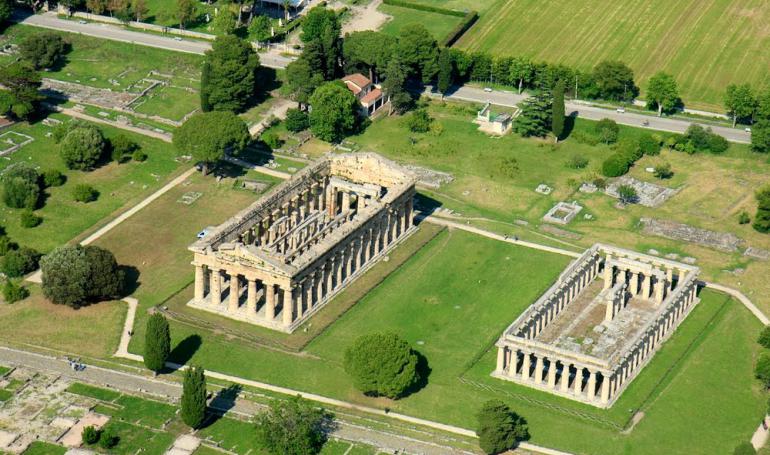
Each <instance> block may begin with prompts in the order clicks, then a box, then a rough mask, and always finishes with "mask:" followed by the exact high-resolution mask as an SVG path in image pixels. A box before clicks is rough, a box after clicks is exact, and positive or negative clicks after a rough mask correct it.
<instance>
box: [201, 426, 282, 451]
mask: <svg viewBox="0 0 770 455" xmlns="http://www.w3.org/2000/svg"><path fill="white" fill-rule="evenodd" d="M198 437H199V438H201V439H203V440H205V441H209V442H211V443H213V444H216V446H217V447H220V448H222V449H225V450H229V451H230V452H235V453H237V454H238V455H244V454H246V453H247V452H249V453H257V454H266V453H267V452H264V451H262V450H260V449H259V447H260V443H259V441H258V439H257V432H256V431H255V429H254V424H253V423H250V422H244V421H243V420H236V419H231V418H228V417H222V418H217V419H211V420H210V421H209V422H207V423H206V424H205V426H204V428H202V429H201V430H199V431H198Z"/></svg>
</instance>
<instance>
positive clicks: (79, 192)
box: [72, 183, 99, 203]
mask: <svg viewBox="0 0 770 455" xmlns="http://www.w3.org/2000/svg"><path fill="white" fill-rule="evenodd" d="M98 198H99V192H98V191H97V190H96V188H94V187H92V186H91V185H87V184H85V183H80V184H78V185H75V187H74V188H72V199H74V200H75V201H77V202H83V203H88V202H93V201H95V200H96V199H98Z"/></svg>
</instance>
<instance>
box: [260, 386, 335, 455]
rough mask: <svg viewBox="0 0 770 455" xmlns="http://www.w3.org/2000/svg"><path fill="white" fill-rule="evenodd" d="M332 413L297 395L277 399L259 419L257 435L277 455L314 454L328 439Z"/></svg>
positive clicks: (269, 450) (263, 444) (270, 451)
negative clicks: (327, 429)
mask: <svg viewBox="0 0 770 455" xmlns="http://www.w3.org/2000/svg"><path fill="white" fill-rule="evenodd" d="M330 419H331V415H330V414H329V413H327V412H326V411H324V410H323V409H318V408H316V407H314V406H313V405H312V404H311V403H309V402H308V401H307V400H303V399H302V398H301V397H299V396H297V397H294V398H291V399H289V400H273V402H272V403H271V404H270V408H269V409H268V410H267V411H266V412H263V413H262V414H259V415H258V416H257V418H256V424H257V437H258V438H259V440H260V441H261V442H262V446H264V447H265V448H266V449H267V450H268V452H269V453H271V454H273V455H312V454H316V453H319V452H320V451H321V448H322V447H323V445H324V443H325V442H326V429H325V427H326V426H327V422H328V421H329V420H330Z"/></svg>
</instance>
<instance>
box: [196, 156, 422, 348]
mask: <svg viewBox="0 0 770 455" xmlns="http://www.w3.org/2000/svg"><path fill="white" fill-rule="evenodd" d="M414 193H415V177H414V176H413V175H412V174H411V173H410V172H408V171H407V170H406V169H404V168H402V167H401V166H399V165H397V164H395V163H393V162H392V161H389V160H387V159H385V158H383V157H381V156H379V155H377V154H374V153H356V154H344V155H333V154H328V155H326V156H325V157H323V158H322V159H320V160H318V161H316V162H314V163H313V164H311V165H309V166H307V167H306V168H304V169H302V170H301V171H299V172H298V173H297V174H295V175H294V176H292V177H291V178H290V179H289V180H287V181H285V182H283V183H281V184H280V185H278V186H277V187H276V188H275V189H274V190H273V191H271V192H270V193H269V194H267V195H265V196H264V197H263V198H261V199H260V200H258V201H256V202H255V203H254V204H252V205H251V206H250V207H248V208H246V209H245V210H243V211H241V212H240V213H238V214H237V215H236V216H234V217H233V218H231V219H230V220H228V221H226V222H225V223H223V224H222V225H220V226H218V227H217V228H216V229H214V230H213V231H212V232H210V233H208V234H207V235H206V236H204V237H203V238H202V239H200V240H198V241H197V242H195V243H194V244H192V245H191V246H190V247H189V249H190V251H192V252H193V254H194V259H193V262H192V264H193V265H194V266H195V295H194V297H193V299H192V300H191V301H190V302H189V303H188V305H190V306H192V307H194V308H197V309H200V310H205V311H209V312H213V313H216V314H219V315H222V316H225V317H228V318H233V319H238V320H241V321H246V322H250V323H252V324H258V325H261V326H264V327H268V328H271V329H275V330H280V331H283V332H289V333H290V332H292V331H294V330H295V329H296V328H297V327H299V326H300V325H301V324H302V323H303V322H304V321H306V320H307V319H308V318H310V317H311V316H312V315H313V314H314V313H315V312H317V311H318V310H319V309H320V308H322V307H323V306H324V304H326V302H328V301H329V300H330V299H331V298H332V297H333V296H334V295H336V294H337V293H339V292H340V290H342V289H343V288H344V287H346V286H347V285H348V284H349V283H350V282H352V281H353V280H355V279H356V278H357V277H358V276H359V275H361V274H362V273H363V272H364V271H365V270H367V268H369V267H370V266H371V265H372V264H373V263H375V262H376V261H377V260H378V259H379V258H380V257H382V256H383V255H385V254H386V253H387V252H388V251H389V250H390V249H391V248H392V247H393V246H395V245H396V244H398V243H399V242H400V241H401V240H402V239H404V238H405V237H406V236H407V235H408V234H409V233H411V232H412V231H413V230H414V226H413V223H412V200H413V197H414Z"/></svg>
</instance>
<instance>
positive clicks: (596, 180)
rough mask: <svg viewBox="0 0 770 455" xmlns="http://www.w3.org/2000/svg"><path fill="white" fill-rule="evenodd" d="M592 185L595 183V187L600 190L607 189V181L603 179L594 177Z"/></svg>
mask: <svg viewBox="0 0 770 455" xmlns="http://www.w3.org/2000/svg"><path fill="white" fill-rule="evenodd" d="M591 183H593V184H594V186H595V187H597V188H599V189H600V190H603V189H605V188H607V181H606V180H604V179H603V178H601V177H594V179H593V180H592V182H591Z"/></svg>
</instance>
